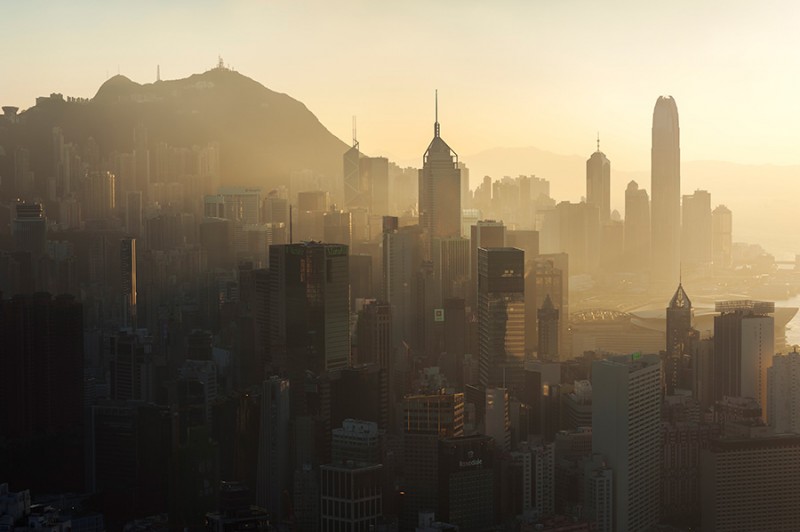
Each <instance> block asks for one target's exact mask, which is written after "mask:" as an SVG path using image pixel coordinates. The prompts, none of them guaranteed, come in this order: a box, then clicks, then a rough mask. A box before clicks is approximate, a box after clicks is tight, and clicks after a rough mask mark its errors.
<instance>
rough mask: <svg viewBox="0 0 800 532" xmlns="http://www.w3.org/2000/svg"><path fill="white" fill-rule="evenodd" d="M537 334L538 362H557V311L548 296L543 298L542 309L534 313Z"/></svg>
mask: <svg viewBox="0 0 800 532" xmlns="http://www.w3.org/2000/svg"><path fill="white" fill-rule="evenodd" d="M536 315H537V316H536V317H537V329H538V334H539V342H538V346H539V347H538V351H537V354H538V355H539V359H540V360H549V361H557V360H558V309H557V308H555V307H554V306H553V301H552V300H551V299H550V295H549V294H547V295H545V297H544V303H543V304H542V308H540V309H539V310H537V311H536Z"/></svg>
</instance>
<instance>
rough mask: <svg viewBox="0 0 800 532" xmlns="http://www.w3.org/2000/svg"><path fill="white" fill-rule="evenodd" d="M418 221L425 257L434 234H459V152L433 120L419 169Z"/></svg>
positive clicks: (445, 235) (454, 235)
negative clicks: (430, 135)
mask: <svg viewBox="0 0 800 532" xmlns="http://www.w3.org/2000/svg"><path fill="white" fill-rule="evenodd" d="M419 224H420V226H421V227H422V230H423V231H424V234H425V243H426V245H425V255H424V256H425V257H429V256H430V253H431V243H432V241H433V239H434V238H437V237H438V238H447V237H457V236H461V170H460V169H459V168H458V155H456V153H455V152H454V151H453V150H452V149H450V146H448V145H447V143H446V142H445V141H444V139H442V137H441V136H439V112H438V100H437V112H436V122H435V124H434V127H433V140H432V141H431V143H430V145H429V146H428V149H427V150H426V151H425V155H424V156H423V159H422V169H421V170H420V171H419Z"/></svg>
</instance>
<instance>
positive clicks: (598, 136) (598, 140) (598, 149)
mask: <svg viewBox="0 0 800 532" xmlns="http://www.w3.org/2000/svg"><path fill="white" fill-rule="evenodd" d="M597 151H600V132H599V131H598V132H597Z"/></svg>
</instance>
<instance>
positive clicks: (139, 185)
mask: <svg viewBox="0 0 800 532" xmlns="http://www.w3.org/2000/svg"><path fill="white" fill-rule="evenodd" d="M133 145H134V150H133V157H134V161H135V162H134V165H135V169H136V170H135V172H136V187H135V188H136V190H139V191H141V192H142V194H144V195H145V197H146V196H147V193H148V191H149V190H150V149H149V144H148V142H147V128H146V127H145V126H144V124H142V123H139V124H137V125H136V127H135V128H134V130H133Z"/></svg>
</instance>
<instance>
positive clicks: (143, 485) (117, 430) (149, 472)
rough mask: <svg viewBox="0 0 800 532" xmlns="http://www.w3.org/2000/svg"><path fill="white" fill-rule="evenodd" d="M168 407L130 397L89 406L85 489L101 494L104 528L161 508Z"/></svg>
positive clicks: (164, 508)
mask: <svg viewBox="0 0 800 532" xmlns="http://www.w3.org/2000/svg"><path fill="white" fill-rule="evenodd" d="M171 417H172V416H171V414H170V412H169V409H168V408H166V407H160V406H155V405H149V404H143V403H141V402H136V401H129V402H126V401H108V402H103V403H101V404H99V405H95V406H92V408H91V414H90V420H91V425H90V432H89V434H90V436H89V444H90V445H91V461H90V463H89V490H90V491H91V492H94V493H102V494H103V503H104V508H109V509H111V512H113V513H112V515H108V513H106V512H104V513H105V517H106V519H107V523H108V526H109V528H112V527H113V528H115V529H120V528H122V525H123V524H124V523H125V522H127V521H128V520H131V519H133V518H134V517H139V516H142V515H154V514H156V513H161V512H166V511H167V501H168V500H169V497H168V486H169V476H170V470H171V467H170V465H171V464H172V462H171V451H172V419H171Z"/></svg>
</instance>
